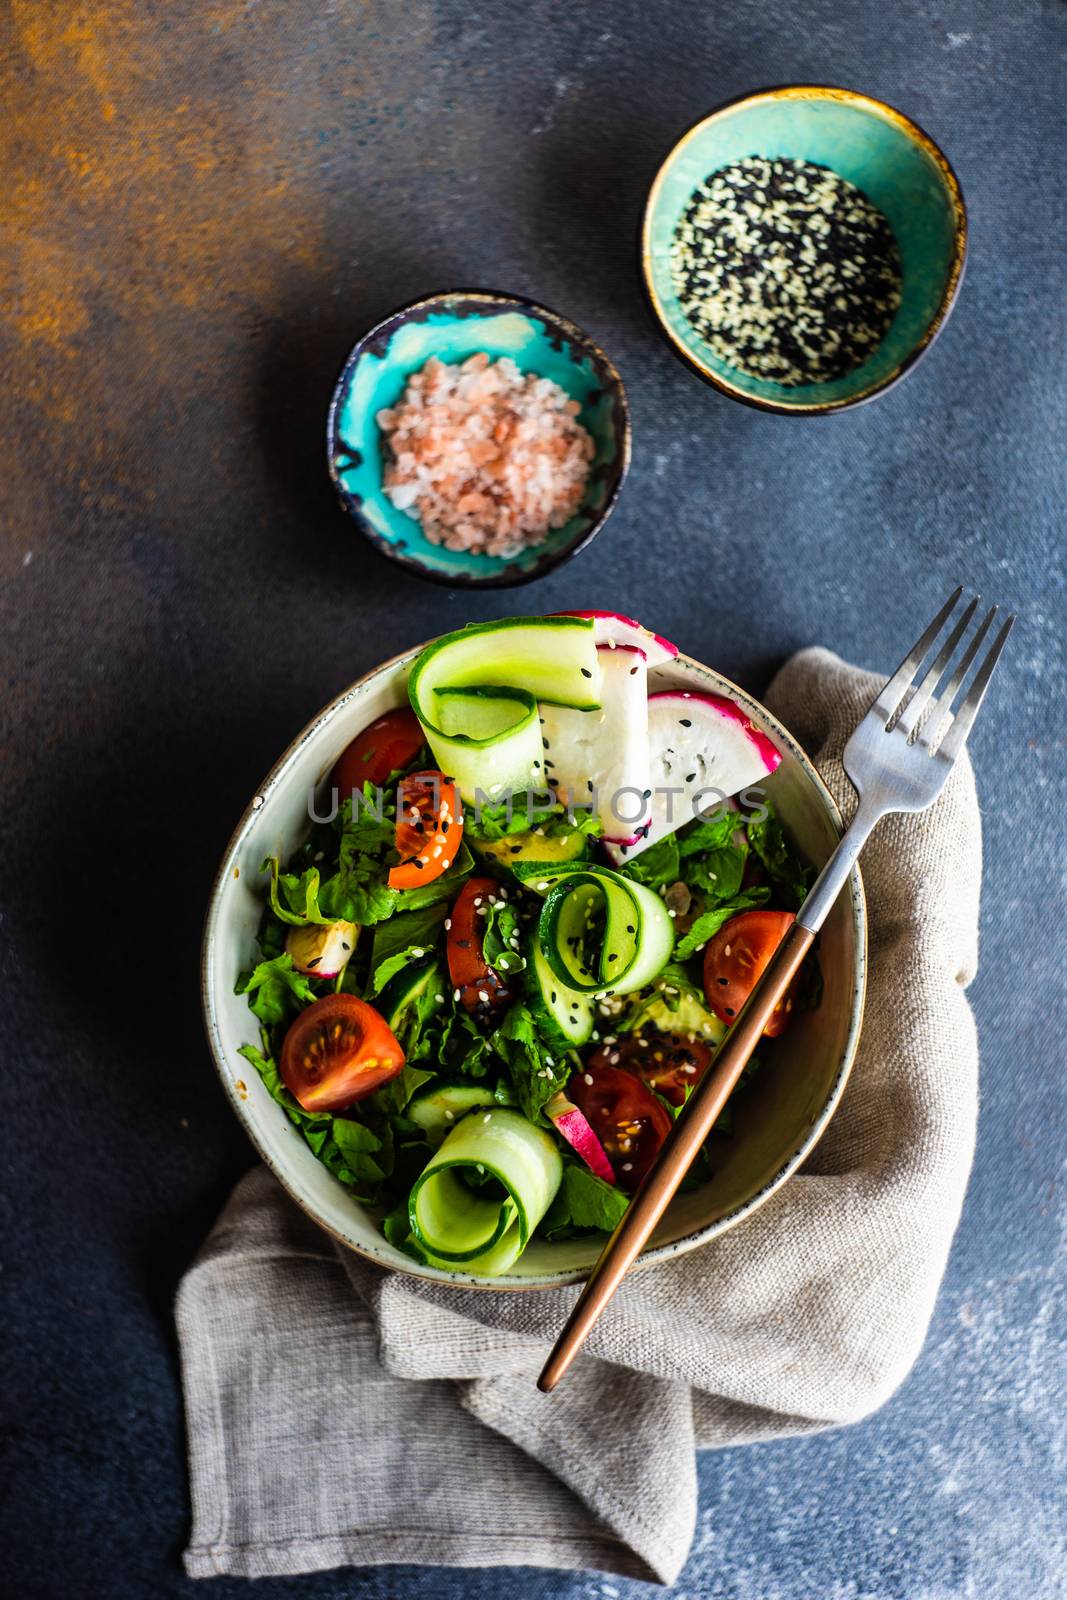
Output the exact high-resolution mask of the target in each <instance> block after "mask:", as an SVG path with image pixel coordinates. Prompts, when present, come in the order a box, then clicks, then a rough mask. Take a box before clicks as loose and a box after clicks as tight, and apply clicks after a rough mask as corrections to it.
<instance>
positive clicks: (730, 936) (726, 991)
mask: <svg viewBox="0 0 1067 1600" xmlns="http://www.w3.org/2000/svg"><path fill="white" fill-rule="evenodd" d="M793 921H794V917H793V913H792V912H791V911H739V912H738V914H737V916H736V917H731V918H730V920H729V922H724V923H723V925H722V927H721V928H720V929H719V931H718V933H717V934H716V935H715V937H714V938H713V939H710V940H709V941H708V947H707V949H706V950H705V952H704V993H705V994H706V995H707V999H708V1005H709V1006H710V1007H711V1009H712V1010H713V1011H714V1013H715V1015H716V1016H717V1017H718V1018H719V1021H720V1022H727V1023H729V1022H732V1021H733V1020H734V1018H735V1017H736V1016H737V1013H738V1012H739V1011H740V1009H741V1007H742V1006H743V1005H744V1003H745V1001H746V1000H747V999H748V997H749V995H750V994H751V993H752V990H753V988H754V987H755V983H756V979H757V978H759V977H760V976H762V974H763V972H764V970H765V969H766V967H767V966H768V964H769V962H770V959H771V957H772V956H773V954H774V952H775V951H776V950H777V948H778V946H779V945H780V944H781V942H782V940H783V939H784V938H785V936H786V934H787V933H788V932H789V929H790V927H791V926H792V924H793ZM798 976H799V975H798ZM797 981H798V979H797V978H794V980H793V982H792V983H791V984H790V986H789V988H788V989H787V990H786V992H785V995H784V996H783V998H782V999H781V1000H779V1002H778V1004H777V1005H776V1006H775V1008H774V1010H773V1011H772V1012H771V1016H770V1020H769V1022H768V1023H767V1026H766V1027H765V1028H764V1030H763V1034H764V1037H765V1038H767V1039H776V1038H777V1037H778V1035H779V1034H780V1033H782V1032H783V1031H784V1030H785V1029H786V1028H787V1027H788V1026H789V1020H790V1013H791V1012H792V1010H793V998H794V996H795V994H796V988H797Z"/></svg>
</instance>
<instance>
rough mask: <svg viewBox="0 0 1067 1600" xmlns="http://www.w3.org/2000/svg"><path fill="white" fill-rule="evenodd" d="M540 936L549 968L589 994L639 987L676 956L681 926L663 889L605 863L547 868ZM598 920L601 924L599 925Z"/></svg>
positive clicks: (534, 882) (539, 884)
mask: <svg viewBox="0 0 1067 1600" xmlns="http://www.w3.org/2000/svg"><path fill="white" fill-rule="evenodd" d="M528 887H530V888H532V889H535V890H538V891H539V892H541V893H544V895H545V903H544V906H543V907H542V910H541V916H540V919H539V921H538V929H537V934H538V943H539V945H540V948H541V950H542V952H543V953H544V955H545V958H546V960H547V962H548V965H549V967H550V968H551V969H552V971H553V972H554V973H555V974H556V976H557V977H558V978H559V979H561V981H562V982H564V983H566V984H568V985H569V986H570V987H571V988H574V989H577V990H579V991H581V992H582V993H585V994H603V993H605V992H606V991H610V992H611V993H613V994H633V993H634V992H635V991H636V990H638V989H643V988H645V987H646V985H647V984H649V983H651V982H652V980H653V978H655V977H656V975H657V973H659V972H661V971H662V970H663V968H664V967H665V966H666V965H667V963H668V961H669V960H670V958H671V952H672V949H673V945H674V930H673V928H672V926H671V919H670V917H669V916H668V915H667V908H666V907H665V906H664V904H663V901H662V900H661V899H660V897H659V895H657V894H653V892H652V890H651V889H648V888H646V887H645V885H644V884H641V883H633V882H631V881H630V880H629V879H628V878H622V877H620V876H619V874H618V873H617V872H611V871H609V870H608V868H606V867H595V866H586V867H577V868H574V867H572V868H557V869H556V870H555V871H554V872H551V873H550V872H548V871H547V870H546V872H545V874H544V876H543V877H542V878H540V879H536V878H535V879H531V880H529V882H528ZM598 924H599V926H598Z"/></svg>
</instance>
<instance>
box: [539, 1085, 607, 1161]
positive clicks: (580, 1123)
mask: <svg viewBox="0 0 1067 1600" xmlns="http://www.w3.org/2000/svg"><path fill="white" fill-rule="evenodd" d="M545 1116H546V1117H547V1118H548V1120H549V1122H551V1124H552V1126H553V1127H554V1128H555V1130H556V1132H557V1133H558V1134H559V1136H560V1138H561V1139H566V1141H567V1143H568V1144H569V1145H570V1146H571V1148H572V1150H573V1151H574V1152H575V1154H576V1155H579V1156H581V1158H582V1160H583V1161H584V1162H585V1164H586V1166H587V1167H588V1168H589V1170H590V1172H593V1173H595V1174H596V1176H597V1177H598V1178H603V1180H604V1182H605V1183H614V1182H615V1174H614V1172H613V1171H612V1170H611V1162H610V1161H609V1160H608V1158H607V1156H606V1155H605V1154H604V1146H603V1145H602V1144H601V1142H600V1140H599V1139H598V1138H597V1136H596V1134H595V1133H594V1132H593V1130H592V1128H591V1127H590V1126H589V1123H588V1122H587V1121H586V1118H585V1116H584V1114H583V1113H582V1112H581V1111H579V1110H578V1107H577V1106H576V1105H575V1104H574V1102H573V1100H568V1099H567V1096H566V1095H565V1094H564V1093H563V1091H562V1090H560V1092H559V1093H558V1094H554V1095H553V1096H552V1098H551V1100H550V1101H549V1102H548V1104H547V1105H546V1106H545Z"/></svg>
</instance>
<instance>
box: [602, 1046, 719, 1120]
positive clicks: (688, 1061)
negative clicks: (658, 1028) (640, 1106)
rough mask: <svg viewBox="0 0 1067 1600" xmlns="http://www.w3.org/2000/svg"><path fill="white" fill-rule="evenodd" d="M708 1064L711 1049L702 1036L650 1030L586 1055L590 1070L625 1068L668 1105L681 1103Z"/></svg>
mask: <svg viewBox="0 0 1067 1600" xmlns="http://www.w3.org/2000/svg"><path fill="white" fill-rule="evenodd" d="M710 1065H711V1048H710V1046H709V1045H707V1044H705V1043H704V1040H703V1039H682V1038H679V1037H678V1035H677V1034H672V1033H657V1032H655V1031H654V1030H653V1031H649V1032H648V1033H634V1034H630V1035H629V1037H628V1038H625V1039H620V1040H619V1042H618V1043H617V1044H613V1045H606V1044H602V1045H601V1046H600V1048H599V1050H597V1051H595V1052H594V1054H593V1055H592V1056H591V1057H590V1058H589V1070H590V1071H591V1072H595V1071H596V1070H597V1068H598V1067H607V1066H622V1067H625V1068H626V1070H627V1071H628V1072H635V1073H636V1074H637V1076H638V1077H639V1078H640V1079H641V1081H642V1082H643V1083H647V1084H648V1086H649V1088H650V1089H655V1091H656V1093H657V1094H659V1095H662V1096H663V1098H664V1100H669V1101H670V1103H671V1105H672V1106H682V1105H684V1104H685V1098H686V1091H687V1090H689V1089H694V1088H695V1087H696V1085H697V1084H698V1083H699V1082H700V1080H701V1078H702V1077H703V1076H704V1074H705V1072H707V1070H708V1067H709V1066H710Z"/></svg>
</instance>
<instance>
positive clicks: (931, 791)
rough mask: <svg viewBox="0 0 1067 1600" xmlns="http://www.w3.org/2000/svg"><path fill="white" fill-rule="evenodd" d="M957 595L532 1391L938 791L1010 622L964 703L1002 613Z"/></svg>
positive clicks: (559, 1369) (898, 676)
mask: <svg viewBox="0 0 1067 1600" xmlns="http://www.w3.org/2000/svg"><path fill="white" fill-rule="evenodd" d="M962 596H963V589H962V587H960V588H958V589H957V590H956V591H955V593H953V594H951V595H950V596H949V598H948V599H947V600H946V602H945V604H944V605H943V606H942V607H941V610H940V611H939V612H938V613H937V616H936V617H935V618H934V620H933V621H932V622H931V624H930V626H929V627H928V628H927V629H926V631H925V632H924V633H923V634H922V636H921V637H920V638H919V639H918V641H917V642H916V644H915V645H914V647H913V648H912V649H911V650H909V652H908V654H907V655H906V656H905V658H904V660H903V661H902V662H901V664H900V666H899V668H898V669H897V671H896V672H895V673H894V674H893V676H892V677H891V678H890V679H889V681H888V683H887V684H886V685H885V687H884V689H882V691H881V693H880V694H879V695H878V698H877V699H876V700H875V702H874V704H873V705H872V707H871V709H870V710H869V711H868V712H867V715H866V716H865V717H864V719H863V721H862V722H861V723H860V724H859V727H858V728H857V729H856V731H855V733H853V735H852V737H851V738H850V739H849V741H848V744H847V745H846V746H845V750H844V755H843V758H842V759H843V762H844V767H845V771H846V772H847V773H848V776H849V777H850V778H851V780H852V783H853V785H854V787H855V789H856V792H857V794H858V795H859V805H858V807H857V809H856V814H855V816H854V817H853V819H852V821H851V823H850V824H849V826H848V829H847V831H846V832H845V834H844V836H843V837H842V839H841V840H840V842H839V844H838V846H837V848H836V850H835V851H834V853H833V855H832V856H831V857H830V859H829V861H828V862H827V863H826V865H825V867H823V869H822V871H821V873H820V874H819V876H818V878H817V879H816V882H815V886H814V888H813V889H812V890H811V892H810V894H809V895H808V897H807V899H806V900H805V901H804V904H803V905H802V906H801V908H800V910H799V911H798V912H797V916H796V920H795V922H794V923H793V924H792V926H791V927H790V929H789V931H788V933H787V934H786V936H785V938H784V939H783V940H782V943H781V944H780V945H779V946H778V949H777V950H776V952H775V954H774V956H773V957H772V959H771V961H770V963H769V964H768V966H767V968H766V970H765V972H764V973H763V976H762V977H761V978H760V980H759V982H758V983H757V984H756V986H755V988H754V989H753V991H752V993H751V994H750V995H749V998H748V1000H747V1001H746V1002H745V1005H744V1006H743V1007H742V1009H741V1011H740V1012H739V1014H738V1016H737V1020H736V1021H735V1022H734V1024H733V1025H732V1027H731V1028H730V1031H729V1033H728V1034H727V1035H726V1038H725V1039H724V1041H723V1043H722V1044H721V1045H720V1046H719V1048H718V1050H717V1051H716V1052H715V1058H714V1060H713V1062H712V1065H711V1067H710V1068H709V1070H708V1071H707V1072H706V1073H705V1075H704V1077H703V1078H702V1079H701V1081H700V1083H699V1084H698V1085H697V1087H696V1089H695V1090H694V1091H693V1093H692V1094H691V1095H690V1097H689V1100H688V1101H687V1103H686V1106H685V1109H684V1111H682V1113H681V1114H680V1115H679V1117H678V1119H677V1121H676V1122H675V1123H674V1126H673V1128H672V1129H671V1131H670V1133H669V1134H668V1136H667V1138H666V1140H665V1141H664V1143H663V1146H662V1148H661V1149H660V1151H659V1154H658V1155H657V1157H656V1159H655V1161H654V1162H653V1164H652V1166H651V1167H650V1168H649V1170H648V1172H647V1174H646V1175H645V1178H644V1181H643V1182H642V1184H641V1186H640V1188H639V1189H638V1190H637V1193H636V1194H635V1195H634V1198H633V1200H632V1201H631V1203H630V1205H629V1207H628V1208H627V1211H626V1214H625V1216H624V1217H623V1218H622V1221H621V1222H620V1223H619V1224H618V1226H617V1228H616V1229H615V1231H614V1233H613V1234H612V1235H611V1238H610V1239H609V1240H608V1242H607V1244H606V1245H605V1246H604V1248H603V1250H602V1251H601V1253H600V1258H599V1260H598V1261H597V1263H596V1265H595V1266H594V1268H593V1270H592V1272H591V1273H590V1275H589V1279H588V1282H587V1283H586V1285H585V1288H584V1289H583V1290H582V1292H581V1294H580V1295H579V1297H578V1300H577V1302H576V1303H575V1307H574V1310H573V1311H572V1312H571V1314H570V1317H569V1318H568V1320H567V1324H566V1326H565V1327H564V1329H563V1332H562V1333H561V1334H560V1336H559V1338H558V1340H557V1341H556V1344H555V1347H554V1348H553V1351H552V1354H551V1355H550V1356H549V1358H548V1361H547V1362H546V1363H545V1367H544V1370H543V1371H542V1373H541V1376H540V1378H539V1379H538V1380H537V1384H538V1388H540V1389H543V1390H545V1391H546V1393H547V1392H548V1391H549V1390H551V1389H554V1388H555V1386H556V1384H557V1383H558V1382H559V1380H560V1379H561V1378H562V1377H563V1375H564V1373H565V1372H566V1371H567V1368H568V1367H569V1366H570V1364H571V1362H572V1361H573V1360H574V1357H575V1356H576V1355H577V1353H578V1351H579V1350H580V1349H581V1346H582V1345H583V1343H584V1342H585V1339H586V1337H587V1335H588V1334H589V1331H590V1329H591V1328H592V1327H593V1324H594V1323H595V1322H596V1321H597V1319H598V1317H599V1316H600V1314H601V1312H602V1311H603V1310H604V1308H605V1306H606V1305H607V1303H608V1301H609V1300H610V1299H611V1297H612V1295H613V1294H614V1293H615V1290H616V1289H617V1288H618V1287H619V1284H620V1283H621V1282H622V1279H623V1277H624V1276H625V1274H626V1272H627V1270H628V1269H629V1267H630V1266H631V1265H632V1263H633V1262H634V1260H635V1259H636V1258H637V1256H638V1255H639V1254H640V1252H641V1250H642V1248H643V1247H644V1245H645V1242H646V1241H647V1239H648V1237H649V1235H650V1234H651V1232H652V1230H653V1228H655V1226H656V1224H657V1222H658V1221H659V1220H660V1218H661V1217H662V1215H663V1213H664V1211H666V1209H667V1206H668V1205H669V1204H670V1202H671V1200H672V1199H673V1197H674V1194H675V1192H676V1190H677V1188H678V1186H679V1184H680V1183H681V1182H682V1179H683V1178H684V1177H685V1175H686V1173H687V1172H688V1170H689V1168H690V1166H691V1165H692V1163H693V1161H694V1159H695V1158H696V1155H697V1152H698V1151H699V1150H700V1147H701V1145H702V1144H703V1143H704V1141H705V1139H706V1138H707V1137H708V1135H709V1133H710V1132H711V1129H712V1125H713V1124H714V1122H715V1121H716V1119H717V1117H718V1116H719V1113H720V1112H721V1111H722V1108H723V1106H724V1105H725V1104H726V1101H727V1100H728V1099H729V1096H730V1093H731V1091H732V1090H733V1088H734V1085H735V1084H736V1083H737V1080H738V1078H739V1077H740V1076H741V1072H742V1069H743V1068H744V1066H745V1063H746V1062H747V1061H748V1059H749V1057H750V1056H751V1055H752V1052H753V1051H754V1050H755V1048H756V1046H757V1044H758V1043H759V1040H760V1038H761V1036H762V1034H763V1030H764V1028H765V1026H766V1024H767V1020H768V1018H769V1017H770V1014H771V1012H772V1011H773V1010H774V1008H775V1006H776V1005H777V1004H778V1003H779V1001H780V1000H782V999H783V997H784V995H785V992H786V990H787V989H788V987H789V985H790V983H791V981H792V980H793V978H794V977H795V976H796V973H797V970H798V968H799V967H800V964H801V962H802V961H803V959H804V957H805V955H806V954H807V952H808V950H809V949H810V947H811V942H812V940H813V939H814V937H815V935H816V933H817V932H818V931H819V929H820V928H821V927H822V925H823V923H824V922H825V920H826V917H827V915H828V914H829V911H830V908H831V907H832V906H833V904H834V901H835V900H836V899H837V897H838V895H839V894H840V892H841V890H842V889H843V888H844V885H845V882H846V880H847V878H848V876H849V873H850V872H851V871H852V868H853V866H854V865H855V862H856V858H857V856H858V855H859V853H860V851H861V850H862V848H863V846H864V844H865V843H866V842H867V839H868V838H869V837H870V833H871V829H872V828H873V827H874V826H875V824H876V823H877V821H878V820H879V818H880V817H884V816H886V815H887V813H889V812H892V811H925V809H926V808H927V806H930V805H932V804H933V802H934V801H935V800H936V799H937V797H938V795H939V794H940V793H941V790H942V789H943V788H944V785H945V780H946V779H947V777H948V775H949V773H950V772H951V771H952V768H953V767H954V766H955V764H956V761H957V760H958V759H959V755H960V752H961V750H962V749H963V746H964V744H965V742H966V739H967V735H968V734H969V733H970V731H971V728H972V727H973V725H974V719H975V717H976V716H977V715H978V711H979V708H980V706H981V704H982V701H983V700H984V698H985V694H986V690H987V689H988V688H989V682H990V679H991V678H992V676H993V673H994V670H995V669H996V665H997V662H998V661H999V659H1000V654H1001V651H1002V650H1003V649H1004V645H1005V643H1006V642H1007V638H1008V634H1009V633H1010V632H1011V628H1012V624H1013V623H1014V621H1015V617H1014V616H1009V617H1008V618H1007V619H1006V620H1005V621H1004V623H1003V624H1002V625H1001V628H1000V630H999V632H998V633H997V636H996V638H995V640H994V642H993V643H992V645H991V646H990V647H989V648H988V649H987V650H986V652H985V655H984V656H983V657H982V660H981V662H980V664H979V665H978V667H977V669H976V670H975V671H974V674H973V676H972V677H971V678H970V681H969V686H968V687H967V690H966V693H965V694H964V695H963V698H962V700H961V699H960V691H961V690H962V689H963V686H964V681H965V680H966V679H967V678H968V674H970V673H971V669H972V667H974V664H975V662H976V660H977V658H978V653H979V651H980V650H981V648H982V646H983V644H984V643H985V640H986V637H987V635H988V634H989V632H990V629H991V628H992V626H993V623H994V621H995V619H996V616H997V611H998V607H997V606H993V607H992V609H991V610H990V611H989V612H988V613H987V614H986V616H985V618H984V619H983V621H982V622H981V624H980V625H979V626H978V628H977V629H976V630H975V631H974V632H973V633H972V634H971V636H970V639H969V640H967V634H968V631H969V629H970V626H971V622H972V620H973V618H974V615H975V612H976V611H977V609H978V606H979V603H980V602H979V600H978V597H977V596H975V598H974V599H973V600H971V601H970V602H969V604H967V605H966V606H964V608H963V610H962V612H957V607H958V606H959V603H960V600H961V598H962ZM954 615H955V618H956V620H955V622H954V625H953V627H952V628H951V630H950V632H949V633H948V636H947V637H946V638H945V640H944V643H943V644H942V645H941V647H940V649H938V650H937V653H936V655H934V657H933V659H932V661H931V662H930V665H929V667H928V668H927V670H926V672H925V673H924V674H923V676H922V677H921V678H920V677H919V674H920V671H921V669H922V667H923V663H924V662H925V661H926V659H927V657H928V656H929V655H930V654H931V652H932V651H933V649H934V647H935V646H936V645H937V641H938V639H939V638H940V637H941V634H942V631H943V630H944V628H945V626H946V624H947V623H948V622H949V621H950V620H952V619H953V616H954ZM957 701H958V702H959V703H958V704H957Z"/></svg>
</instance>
